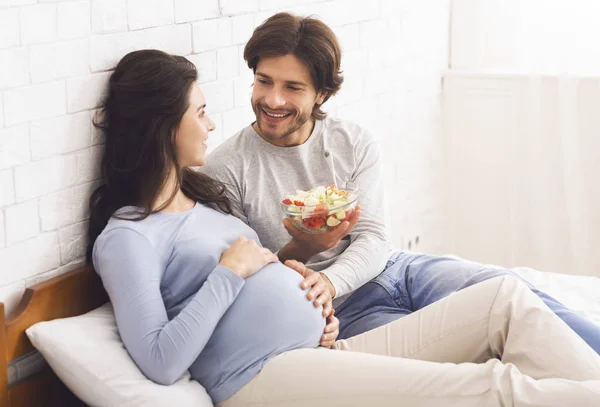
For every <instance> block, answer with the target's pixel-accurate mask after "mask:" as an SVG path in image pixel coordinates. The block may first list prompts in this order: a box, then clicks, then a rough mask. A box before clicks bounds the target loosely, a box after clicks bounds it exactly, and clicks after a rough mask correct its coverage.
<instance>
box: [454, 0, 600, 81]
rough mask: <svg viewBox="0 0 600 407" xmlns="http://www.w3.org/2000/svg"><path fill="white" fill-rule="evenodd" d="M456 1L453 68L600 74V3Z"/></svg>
mask: <svg viewBox="0 0 600 407" xmlns="http://www.w3.org/2000/svg"><path fill="white" fill-rule="evenodd" d="M452 1H453V4H452V19H451V38H452V43H451V68H452V69H457V70H468V71H487V72H490V71H491V72H510V73H546V74H557V75H561V74H569V75H572V74H574V75H580V74H583V75H597V74H598V73H599V72H600V45H599V41H600V23H599V21H600V1H598V0H452Z"/></svg>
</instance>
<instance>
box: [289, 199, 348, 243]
mask: <svg viewBox="0 0 600 407" xmlns="http://www.w3.org/2000/svg"><path fill="white" fill-rule="evenodd" d="M345 192H347V193H348V195H346V196H343V197H340V198H338V199H335V200H333V202H332V203H327V204H325V203H319V204H316V205H302V202H296V203H294V202H292V203H284V201H285V199H284V200H283V201H281V208H282V210H283V214H284V216H285V217H286V218H288V219H289V220H291V221H292V223H293V224H294V225H295V226H296V227H297V228H298V229H300V230H302V231H304V232H308V233H314V234H321V233H326V232H329V231H331V230H333V229H335V228H337V227H338V226H339V225H340V224H341V223H342V222H343V221H344V220H346V219H347V218H348V216H350V214H351V213H352V212H354V208H356V203H357V201H358V195H357V189H351V190H350V189H346V190H345ZM290 195H294V193H290V194H285V196H290Z"/></svg>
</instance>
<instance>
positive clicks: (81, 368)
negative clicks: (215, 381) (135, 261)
mask: <svg viewBox="0 0 600 407" xmlns="http://www.w3.org/2000/svg"><path fill="white" fill-rule="evenodd" d="M26 333H27V336H28V337H29V339H30V340H31V343H32V344H33V346H35V347H36V349H37V350H38V351H39V352H40V353H41V354H42V356H43V357H44V359H46V361H47V362H48V364H49V365H50V367H51V368H52V370H53V371H54V372H55V373H56V375H57V376H58V377H59V378H60V379H61V380H62V382H63V383H65V384H66V385H67V387H69V389H70V390H71V391H72V392H73V393H74V394H75V395H76V396H77V397H79V398H80V399H81V400H82V401H84V402H85V403H86V404H88V405H90V406H97V407H114V406H120V407H125V406H127V407H129V406H145V407H146V406H150V407H154V406H156V407H159V406H168V407H173V406H177V407H187V406H190V407H192V406H193V407H212V406H213V404H212V401H211V399H210V397H209V396H208V394H207V393H206V390H204V387H202V386H201V385H200V383H198V382H196V381H194V380H192V379H191V377H190V375H189V373H186V375H185V376H184V377H182V378H181V379H179V380H178V381H177V382H176V383H174V384H173V385H171V386H162V385H159V384H156V383H154V382H152V381H151V380H149V379H147V378H146V376H144V374H143V373H142V372H141V371H140V370H139V369H138V367H137V366H136V364H135V363H134V362H133V360H132V359H131V357H130V356H129V354H128V353H127V350H126V349H125V346H124V345H123V342H121V338H120V336H119V334H118V331H117V324H116V321H115V317H114V313H113V309H112V306H111V304H110V303H107V304H104V305H103V306H101V307H100V308H97V309H95V310H93V311H91V312H88V313H87V314H84V315H79V316H76V317H71V318H63V319H56V320H53V321H45V322H39V323H37V324H34V325H32V326H31V327H29V328H28V329H27V330H26Z"/></svg>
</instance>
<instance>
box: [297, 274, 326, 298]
mask: <svg viewBox="0 0 600 407" xmlns="http://www.w3.org/2000/svg"><path fill="white" fill-rule="evenodd" d="M304 276H305V277H304V280H302V283H300V288H302V289H303V290H306V289H307V288H308V287H313V286H314V285H315V284H316V283H317V282H319V281H320V279H321V276H319V274H317V273H307V274H304ZM313 289H314V287H313ZM311 293H312V294H311ZM308 294H311V295H312V298H308V299H309V300H312V299H313V298H314V297H316V294H315V292H314V291H313V290H312V289H311V291H309V292H308ZM308 294H307V296H308Z"/></svg>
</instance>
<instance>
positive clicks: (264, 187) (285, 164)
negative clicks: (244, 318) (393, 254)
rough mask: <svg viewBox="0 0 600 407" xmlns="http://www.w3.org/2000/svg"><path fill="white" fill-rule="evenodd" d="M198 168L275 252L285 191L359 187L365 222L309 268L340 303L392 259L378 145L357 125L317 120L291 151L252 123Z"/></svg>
mask: <svg viewBox="0 0 600 407" xmlns="http://www.w3.org/2000/svg"><path fill="white" fill-rule="evenodd" d="M200 171H202V172H204V173H206V174H208V175H210V176H211V177H213V178H216V179H219V180H221V181H223V182H224V183H226V184H227V185H228V186H229V192H230V193H231V196H232V199H233V202H234V215H236V216H237V217H239V218H240V219H241V220H242V221H244V222H245V223H247V224H248V225H250V227H252V229H254V230H255V231H256V233H257V234H258V236H259V238H260V240H261V242H262V243H263V244H264V245H265V247H268V248H269V249H271V250H272V251H277V250H279V249H281V248H282V247H283V246H284V245H285V244H287V242H288V241H289V240H290V236H289V235H288V233H287V231H286V230H285V228H284V227H283V225H282V223H281V221H282V219H283V214H282V211H281V206H280V202H281V199H283V196H284V195H285V194H286V193H288V192H290V191H295V190H297V189H302V190H308V189H311V188H313V187H316V186H319V185H325V186H327V185H330V184H335V185H337V186H338V187H340V188H345V187H348V186H350V187H358V188H359V199H358V203H359V205H360V206H361V218H360V220H359V221H358V224H357V225H356V226H355V228H354V229H353V231H352V232H351V233H350V239H346V240H342V241H341V242H340V243H339V244H338V245H337V246H336V247H334V248H333V249H330V250H327V251H325V252H323V253H320V254H318V255H316V256H313V258H311V259H310V261H309V262H308V264H307V266H308V267H310V268H312V269H314V270H317V271H323V272H324V273H325V274H326V275H327V276H328V277H329V279H330V280H331V282H332V284H333V286H334V287H335V289H336V292H337V297H338V299H337V300H336V301H334V305H336V306H337V305H339V304H340V303H341V302H343V300H344V299H345V298H347V296H348V295H349V294H350V293H351V292H353V291H354V290H356V289H357V288H358V287H360V286H361V285H363V284H364V283H366V282H367V281H369V280H371V279H372V278H374V277H375V276H377V275H378V274H379V273H381V271H382V270H383V268H384V266H385V263H386V261H387V260H388V258H389V255H390V244H389V242H388V229H387V227H386V223H387V217H388V214H387V212H386V211H387V206H386V203H385V195H384V191H385V188H384V177H383V165H382V163H381V155H380V147H379V143H377V142H376V141H375V140H374V139H373V137H372V136H371V135H370V134H369V133H368V132H367V131H365V130H364V129H363V128H361V127H360V126H358V125H356V124H353V123H350V122H346V121H341V120H338V119H333V118H326V119H325V120H322V121H319V120H318V121H316V123H315V127H314V129H313V131H312V134H311V136H310V137H309V138H308V140H307V141H306V142H305V143H304V144H302V145H299V146H294V147H278V146H275V145H273V144H270V143H269V142H267V141H265V140H264V139H262V138H261V137H260V136H259V135H258V134H257V133H256V131H254V129H253V128H252V126H248V127H246V128H244V129H243V130H242V131H240V132H239V133H238V134H236V135H235V136H232V137H231V138H229V139H227V140H225V141H224V142H223V143H222V144H221V145H219V146H218V147H217V148H216V149H215V151H213V152H212V153H211V154H209V156H208V158H207V164H206V165H205V166H204V167H201V168H200Z"/></svg>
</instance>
